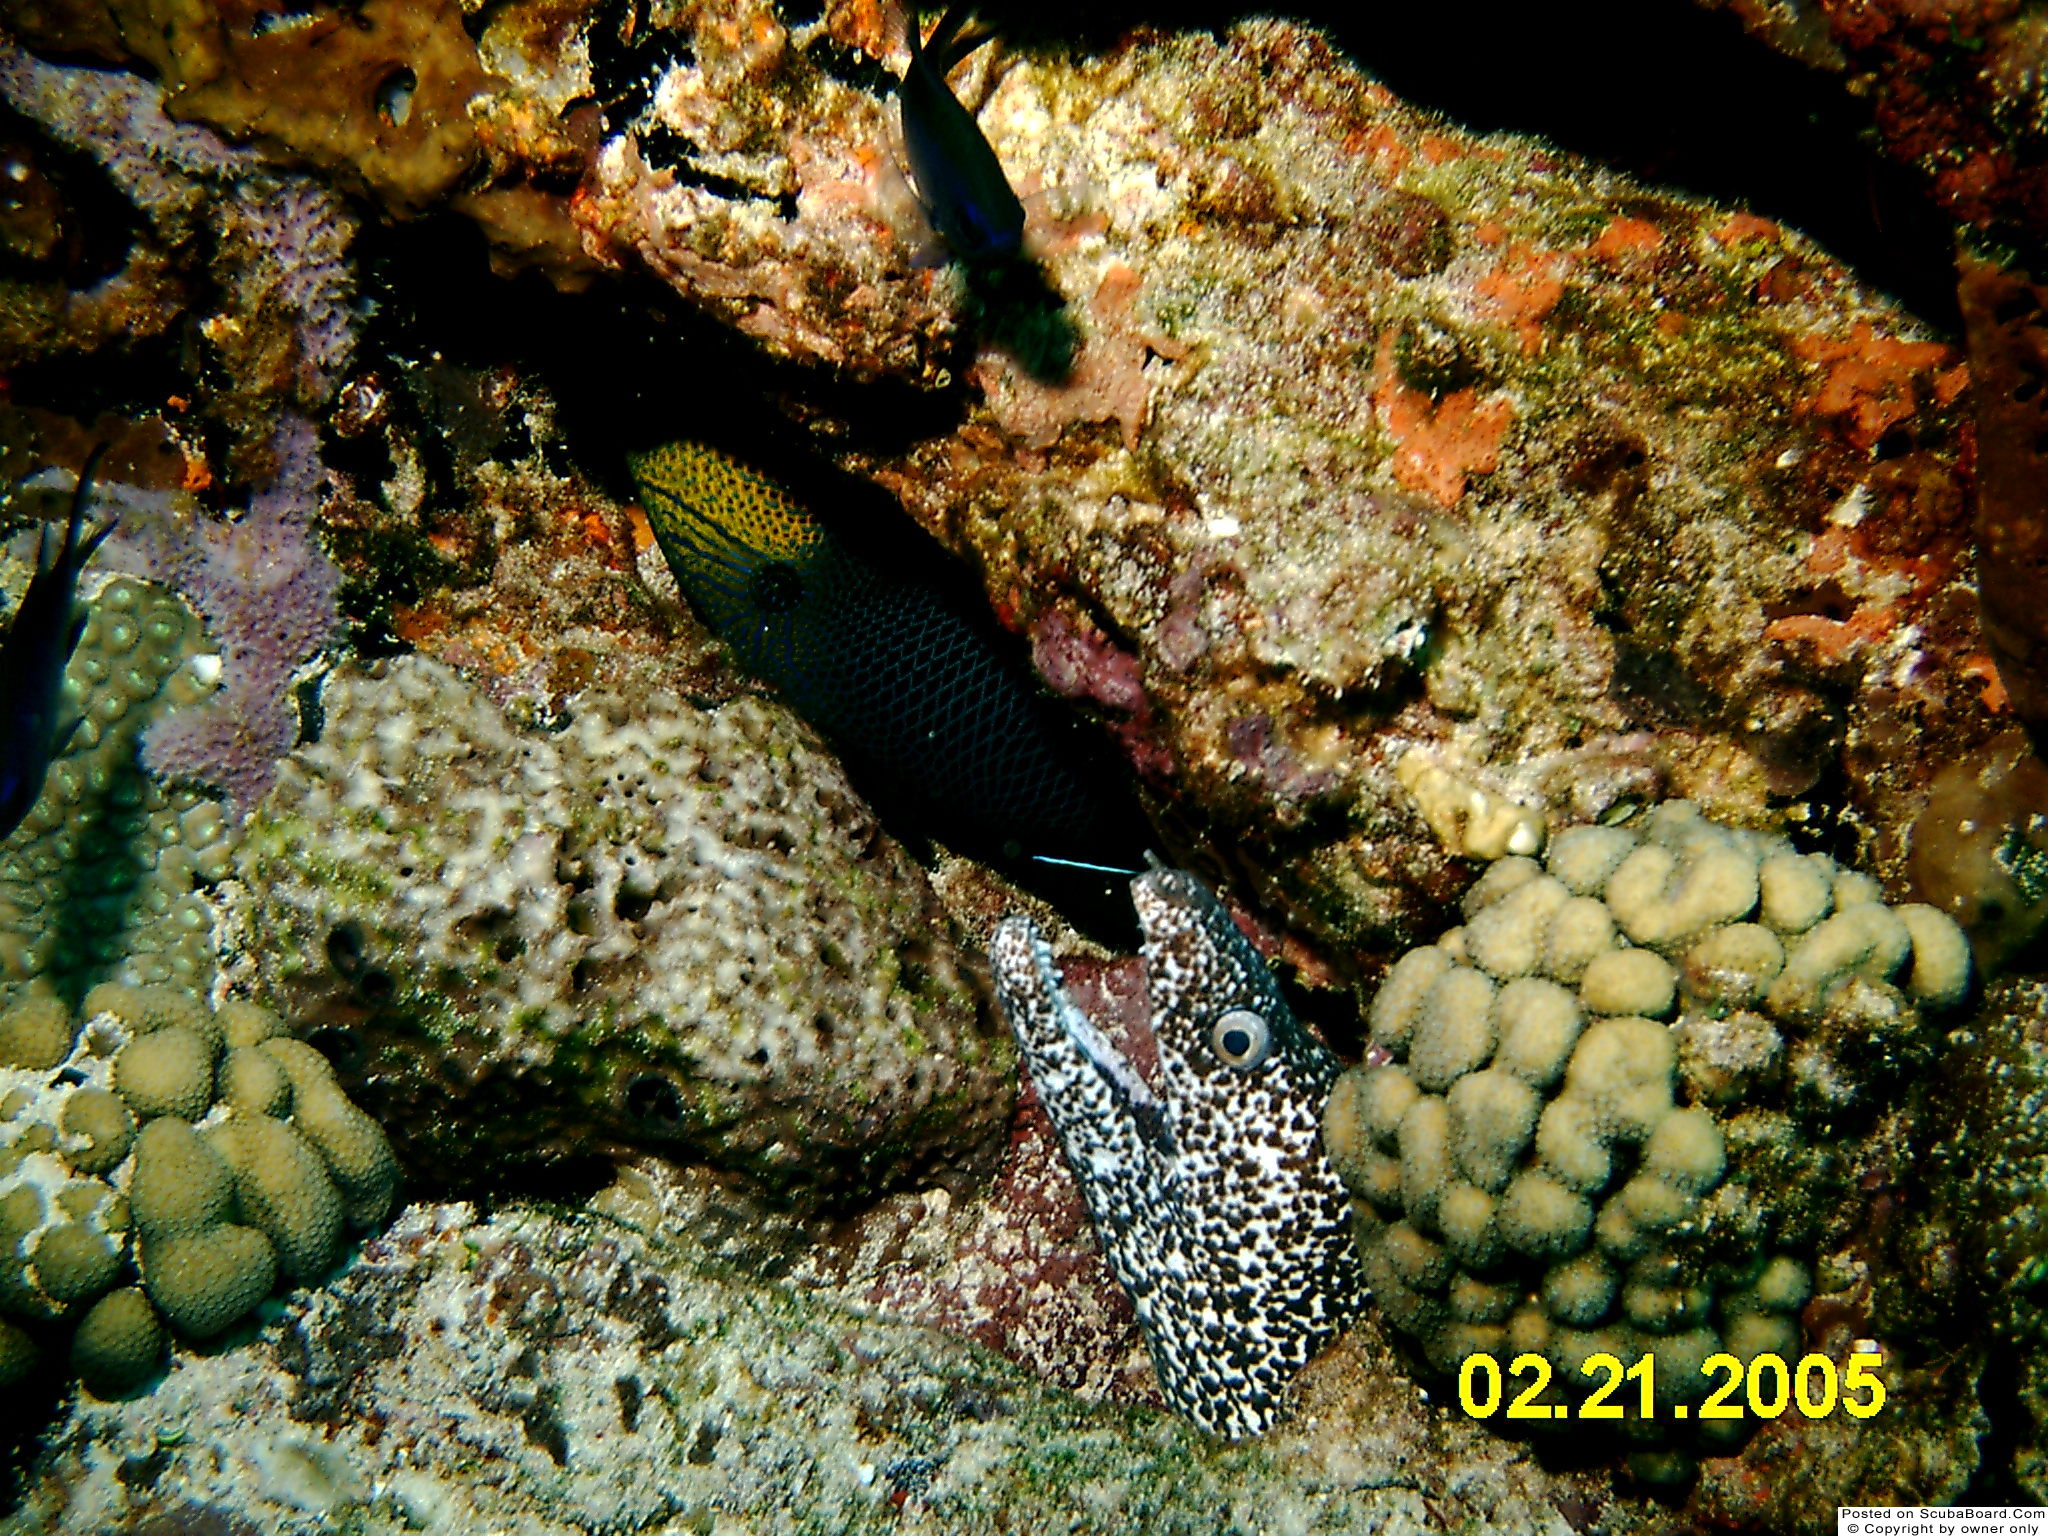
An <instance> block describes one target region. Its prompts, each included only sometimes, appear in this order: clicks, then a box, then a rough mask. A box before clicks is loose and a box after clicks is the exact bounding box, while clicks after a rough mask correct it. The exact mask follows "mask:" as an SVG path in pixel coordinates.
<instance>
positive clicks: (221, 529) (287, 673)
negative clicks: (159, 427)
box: [27, 416, 341, 817]
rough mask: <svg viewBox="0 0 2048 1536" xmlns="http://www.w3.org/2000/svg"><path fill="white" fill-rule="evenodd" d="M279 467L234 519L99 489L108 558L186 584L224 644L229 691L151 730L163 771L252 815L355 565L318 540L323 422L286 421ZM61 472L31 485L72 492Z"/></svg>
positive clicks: (170, 499)
mask: <svg viewBox="0 0 2048 1536" xmlns="http://www.w3.org/2000/svg"><path fill="white" fill-rule="evenodd" d="M271 451H272V453H273V454H274V456H275V458H276V461H277V466H278V467H277V472H276V475H275V477H274V478H273V479H272V481H271V483H270V484H269V485H268V486H267V487H266V488H264V489H263V490H261V491H258V492H257V493H256V494H255V495H254V496H252V497H251V498H250V501H249V507H248V510H247V511H246V512H244V513H242V514H241V515H240V516H239V517H235V518H233V519H231V520H220V519H215V518H210V517H207V516H206V515H205V514H203V513H201V512H199V511H197V510H196V509H195V508H194V507H193V506H192V503H191V501H190V499H189V498H187V497H185V496H182V495H179V494H177V493H166V492H160V491H148V490H143V489H140V488H138V487H135V486H131V485H123V484H120V483H119V482H116V481H111V480H109V481H104V482H102V483H101V484H100V486H99V487H98V492H99V498H100V502H101V504H102V505H103V506H104V507H106V508H107V509H108V510H109V511H111V512H114V513H116V514H118V516H119V518H120V526H119V528H118V529H117V531H116V532H115V534H114V536H113V537H112V538H111V539H110V540H109V542H108V544H107V547H106V552H105V555H104V557H103V558H102V559H101V561H100V562H99V563H100V565H101V566H103V567H104V568H105V569H107V570H109V571H114V572H118V573H124V574H127V575H132V576H141V577H144V578H146V579H148V580H150V581H155V582H160V583H162V584H163V585H165V586H167V587H170V588H172V589H174V590H175V591H176V592H177V593H178V594H179V595H180V596H181V597H183V598H184V599H185V601H186V602H188V603H190V604H191V606H192V607H193V608H194V609H195V610H196V611H197V612H198V614H199V616H200V617H201V618H202V619H204V620H205V621H206V631H207V635H208V637H209V638H210V639H211V640H212V642H213V643H214V644H215V645H217V646H218V647H219V648H220V655H221V683H220V688H219V691H218V692H216V693H215V694H214V695H213V697H212V698H210V699H208V700H207V701H206V702H205V703H204V704H197V705H193V706H190V707H188V708H185V709H181V710H177V711H174V712H173V713H171V714H169V715H167V716H165V717H164V718H162V719H160V720H158V721H157V722H156V723H155V724H154V725H153V726H152V727H151V728H150V730H149V732H148V734H147V735H146V736H145V737H144V738H143V749H142V750H143V762H144V764H145V766H147V767H148V768H149V769H150V771H151V772H153V773H156V774H159V775H161V776H163V777H165V778H168V779H184V780H190V781H193V782H196V783H199V784H203V785H207V786H209V787H211V788H214V789H218V790H221V791H223V792H224V793H225V794H226V796H227V799H228V802H229V804H230V806H231V807H232V808H233V810H234V812H235V814H236V815H237V816H238V817H239V816H241V815H244V814H246V813H247V812H248V810H249V808H250V807H251V806H253V805H254V804H255V803H256V802H257V801H258V800H260V799H261V798H262V797H263V795H264V793H265V791H267V790H268V789H269V788H270V785H271V781H272V780H273V779H274V778H275V777H276V774H277V762H278V759H279V758H281V757H283V756H284V754H285V753H287V752H289V751H290V750H291V749H292V747H293V746H294V745H295V744H296V742H297V738H298V720H297V712H296V710H295V708H294V706H293V703H292V698H291V691H292V683H293V677H294V674H295V673H296V672H297V671H298V670H299V668H301V667H302V666H304V665H305V664H306V662H308V661H309V660H311V659H312V658H313V657H314V656H315V655H317V654H318V653H319V652H320V651H321V650H322V649H323V648H324V647H325V646H327V645H329V644H330V643H331V642H333V640H334V639H335V638H336V637H337V636H338V635H339V633H340V630H341V619H340V614H339V612H338V610H337V608H336V606H335V597H336V594H337V592H338V591H339V589H340V587H341V572H340V570H339V569H338V568H337V567H336V566H335V564H334V562H333V561H332V560H330V559H328V557H327V554H326V552H325V551H324V550H322V549H321V548H320V546H319V543H318V542H317V541H316V540H315V539H314V537H313V533H312V528H311V525H310V521H309V519H310V514H311V512H312V510H313V509H314V508H315V506H316V505H317V503H318V498H319V495H320V487H321V483H322V480H323V478H324V476H325V475H326V472H327V471H326V466H325V465H324V464H323V463H322V462H321V459H320V445H319V439H318V437H317V436H316V435H315V433H314V431H313V426H312V423H310V422H308V421H307V420H305V419H304V418H303V417H299V416H286V417H285V418H284V419H283V421H282V423H281V424H280V426H279V427H278V430H277V433H276V435H275V436H274V438H273V439H272V442H271ZM68 478H69V477H68V476H66V475H64V474H62V473H61V472H52V473H49V474H45V475H39V476H36V477H34V478H32V479H31V480H29V481H28V482H27V488H29V489H44V488H59V487H61V488H64V489H68V488H69V487H68V485H67V484H66V483H65V482H66V481H67V480H68Z"/></svg>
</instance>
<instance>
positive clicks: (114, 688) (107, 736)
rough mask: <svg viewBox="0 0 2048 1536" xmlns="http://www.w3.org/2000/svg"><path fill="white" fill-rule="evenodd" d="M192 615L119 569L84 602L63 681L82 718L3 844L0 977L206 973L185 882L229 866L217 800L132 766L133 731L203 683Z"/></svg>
mask: <svg viewBox="0 0 2048 1536" xmlns="http://www.w3.org/2000/svg"><path fill="white" fill-rule="evenodd" d="M199 638H200V636H199V624H198V622H197V620H195V619H194V618H193V616H192V614H191V611H190V610H189V609H187V608H186V607H185V605H184V604H183V603H181V602H179V601H178V599H177V598H175V597H173V596H172V595H171V594H170V593H169V592H166V591H164V590H163V589H162V588H160V587H156V586H152V585H150V584H147V583H144V582H137V581H130V580H126V579H117V580H114V581H110V582H108V583H107V584H106V585H104V586H103V587H102V588H101V589H100V591H99V593H98V595H97V596H95V597H94V598H93V600H92V602H91V604H90V605H89V606H88V608H87V621H86V627H85V634H84V637H83V638H82V639H81V640H80V642H79V646H78V650H77V651H76V652H75V653H74V654H73V656H72V658H71V664H70V667H69V669H68V670H67V672H66V673H65V679H64V691H65V704H66V708H67V709H69V710H73V711H76V712H77V713H78V714H79V716H80V717H81V721H80V724H79V727H78V729H77V731H76V733H75V734H74V735H73V736H72V738H71V742H70V745H69V747H68V748H67V749H66V751H65V752H64V753H63V755H62V756H60V757H59V758H57V760H56V761H55V762H54V763H52V764H51V767H50V772H49V777H48V779H47V780H46V781H45V784H44V788H43V797H42V799H41V800H39V801H38V802H37V803H36V806H35V808H34V809H33V810H32V811H30V812H29V814H28V816H27V818H26V819H25V820H24V821H23V822H22V824H21V825H20V826H19V827H17V828H16V829H15V831H14V832H13V834H12V835H11V836H9V837H8V838H7V839H6V840H5V841H4V842H0V981H10V980H11V981H19V980H25V979H28V978H30V977H36V976H42V977H47V978H48V979H49V981H50V982H52V983H53V984H54V985H55V986H56V987H57V988H58V990H60V991H61V992H63V993H65V994H66V995H67V996H69V997H71V998H73V999H74V1000H75V999H76V998H77V997H78V996H79V995H81V994H82V993H83V992H84V991H85V990H86V988H88V987H89V986H91V985H92V984H93V983H94V982H95V981H99V980H104V979H106V978H107V977H110V976H115V975H118V976H120V977H122V978H124V979H126V980H130V981H138V982H159V981H177V982H179V983H180V984H182V985H184V986H187V987H193V988H201V987H204V986H205V985H206V984H207V983H208V982H209V981H210V980H211V979H212V974H213V945H212V928H213V914H212V911H211V909H210V908H209V907H208V906H207V905H206V903H205V902H204V901H203V900H202V899H201V898H200V897H199V896H198V895H197V894H196V887H197V885H198V884H199V883H201V882H204V881H212V880H217V879H219V878H220V877H221V876H222V875H224V874H225V873H226V872H227V868H228V851H229V847H230V831H229V828H228V826H227V824H226V821H225V819H224V818H223V816H222V814H221V809H220V807H219V806H218V805H217V804H215V803H214V802H213V801H211V800H207V799H204V798H202V797H201V796H200V795H199V794H198V793H196V792H194V791H192V790H189V789H165V788H164V787H163V786H162V785H160V784H158V783H157V782H156V780H154V779H153V778H151V777H150V776H149V775H148V774H147V773H146V772H144V771H143V769H142V766H141V764H140V761H139V758H138V753H139V750H140V741H141V737H142V733H143V731H144V729H145V728H146V727H147V726H148V725H149V724H150V723H151V722H152V721H153V720H155V719H156V718H158V717H159V716H160V715H161V714H162V713H163V712H164V711H165V710H166V709H167V708H169V707H170V706H172V705H175V704H180V703H193V702H196V701H197V700H198V699H199V698H201V697H203V696H204V695H205V694H206V693H207V692H208V691H210V689H211V687H212V679H213V676H214V675H215V674H214V671H213V667H214V666H215V665H217V661H216V659H214V658H210V657H208V656H206V655H204V654H202V653H200V651H199Z"/></svg>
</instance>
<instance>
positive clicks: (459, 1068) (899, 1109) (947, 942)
mask: <svg viewBox="0 0 2048 1536" xmlns="http://www.w3.org/2000/svg"><path fill="white" fill-rule="evenodd" d="M323 704H324V713H325V724H324V727H323V729H322V733H321V737H320V740H319V741H318V743H316V744H314V745H311V746H308V747H305V748H302V749H301V750H300V751H298V752H297V753H295V754H294V755H293V757H292V758H291V759H290V760H289V761H288V762H287V763H286V765H285V768H284V771H283V774H282V776H281V778H280V781H279V783H278V786H277V787H276V789H274V790H273V791H272V792H271V794H270V795H269V796H268V797H267V798H266V799H265V800H264V801H263V802H262V804H261V805H259V807H258V808H257V810H256V812H255V813H254V814H253V815H252V817H251V818H250V820H249V822H248V826H247V835H246V839H245V841H244V843H243V846H242V850H241V853H240V855H239V857H238V862H237V870H238V873H239V874H240V876H241V879H242V881H243V882H244V883H245V885H246V888H247V892H248V895H247V899H246V902H245V903H244V904H243V906H242V908H241V921H242V923H243V925H244V926H243V931H242V932H241V933H240V934H239V935H237V936H236V937H235V939H234V941H233V942H236V943H237V944H238V945H239V946H240V949H241V952H242V955H243V961H242V965H243V968H244V969H246V971H247V972H248V973H249V974H250V975H251V977H252V979H253V980H254V981H255V982H256V983H257V984H258V985H259V986H260V987H261V989H262V991H263V992H264V994H265V995H266V996H268V997H270V998H272V999H274V1000H275V1001H276V1002H277V1004H278V1006H280V1007H281V1008H284V1009H286V1010H287V1011H289V1012H290V1013H291V1014H292V1015H293V1016H294V1017H297V1018H300V1019H303V1020H306V1021H307V1022H308V1023H309V1024H311V1025H315V1026H322V1025H324V1026H331V1027H334V1028H337V1029H341V1030H344V1031H346V1032H347V1033H348V1034H349V1035H350V1036H352V1037H353V1038H354V1039H355V1040H356V1041H357V1042H358V1045H359V1048H360V1049H361V1051H362V1052H363V1055H364V1057H365V1060H364V1062H363V1065H362V1067H361V1072H362V1075H363V1076H364V1077H366V1078H367V1079H368V1081H369V1084H370V1086H369V1087H368V1088H367V1089H366V1093H367V1095H368V1098H367V1102H369V1103H370V1104H371V1105H372V1107H373V1109H375V1110H376V1111H377V1113H378V1114H379V1115H380V1117H381V1118H383V1119H384V1120H385V1121H386V1123H388V1124H390V1125H392V1126H393V1128H394V1134H402V1136H403V1138H404V1139H405V1141H406V1143H407V1145H408V1147H409V1149H410V1150H411V1152H412V1154H413V1155H414V1156H416V1157H420V1158H423V1159H429V1160H433V1161H440V1160H444V1159H454V1158H459V1159H462V1160H463V1161H464V1162H465V1163H466V1164H468V1165H471V1166H475V1165H476V1161H477V1160H478V1159H498V1160H502V1159H504V1158H505V1157H507V1156H511V1155H515V1154H517V1153H519V1152H521V1151H526V1150H533V1149H542V1150H547V1151H556V1152H559V1151H563V1150H578V1149H602V1148H607V1147H616V1146H667V1147H672V1148H675V1149H678V1150H682V1149H688V1150H689V1151H691V1152H693V1153H696V1154H699V1155H703V1156H706V1157H709V1158H711V1159H712V1160H713V1161H716V1162H719V1163H721V1164H724V1165H726V1166H729V1167H738V1168H741V1169H744V1170H746V1171H748V1172H750V1173H752V1174H754V1175H756V1176H758V1177H759V1178H761V1179H762V1180H764V1181H765V1182H767V1183H769V1184H770V1185H773V1186H776V1187H780V1188H784V1189H789V1190H793V1191H797V1192H800V1193H802V1194H803V1195H804V1196H805V1197H806V1198H814V1197H815V1196H817V1195H818V1194H820V1193H822V1192H823V1191H825V1190H828V1189H838V1190H847V1191H855V1190H864V1189H867V1190H871V1189H873V1188H876V1187H879V1186H882V1185H886V1184H888V1183H890V1182H893V1181H895V1180H898V1179H901V1178H903V1177H905V1176H906V1175H907V1174H909V1173H911V1172H913V1171H916V1172H923V1173H926V1174H929V1173H931V1172H933V1171H934V1170H935V1169H937V1168H940V1167H943V1166H944V1165H946V1164H947V1163H948V1162H949V1161H951V1160H953V1159H954V1158H956V1157H958V1156H961V1155H963V1154H966V1153H970V1152H972V1151H973V1149H974V1148H975V1147H976V1145H977V1144H979V1143H982V1142H985V1141H986V1140H987V1139H988V1138H989V1137H990V1136H991V1135H992V1134H994V1133H995V1132H996V1131H997V1130H998V1129H999V1127H1000V1125H1001V1123H1002V1121H1003V1119H1004V1117H1005V1116H1006V1115H1007V1112H1008V1109H1009V1104H1010V1096H1011V1087H1010V1083H1011V1078H1010V1071H1011V1061H1012V1052H1011V1050H1010V1047H1009V1045H1008V1042H1007V1040H1005V1039H1004V1038H1003V1037H1002V1035H1001V1033H1000V1032H999V1031H1000V1026H998V1025H995V1024H993V1023H992V1021H990V1020H989V1019H988V1018H987V1017H986V1016H985V1013H984V1010H983V1005H982V1004H981V1002H980V1001H979V999H978V998H977V996H976V994H975V991H974V989H973V987H972V985H971V984H970V982H969V980H968V978H967V977H966V975H965V974H963V972H962V970H961V960H960V957H959V956H958V955H957V954H956V952H955V950H954V947H953V943H952V940H951V938H950V937H949V934H948V930H947V927H946V924H945V920H944V918H943V917H942V915H941V914H940V912H939V909H938V908H937V906H936V904H935V903H934V901H933V900H932V897H931V895H930V892H929V888H928V887H927V886H926V885H925V882H924V880H923V877H922V875H921V874H920V872H919V871H918V870H917V868H916V866H915V865H913V864H912V863H911V862H910V861H909V859H908V858H907V857H906V856H905V855H904V854H903V853H902V852H901V850H900V849H898V848H897V847H896V845H895V844H894V843H893V842H891V841H889V840H888V839H887V838H886V836H885V835H884V834H883V833H882V832H881V830H880V829H879V827H877V826H876V825H875V823H874V821H873V819H872V817H871V814H870V813H869V812H868V811H867V809H866V808H865V806H863V805H862V804H861V803H860V801H859V800H858V799H856V798H855V796H854V795H853V793H852V791H851V790H849V789H848V788H847V787H846V784H845V781H844V779H843V778H842V776H841V774H840V771H839V769H838V768H837V767H836V766H835V765H834V764H833V763H832V761H831V759H830V758H828V757H826V756H825V755H824V753H823V752H822V751H821V750H820V749H819V748H818V747H817V746H815V745H814V744H813V741H812V739H811V738H810V737H809V736H808V735H807V733H805V732H804V731H803V729H802V728H801V727H800V726H798V725H797V724H796V723H795V721H794V720H793V719H792V718H791V717H790V716H789V715H787V714H786V713H784V712H783V711H782V710H781V709H780V708H779V707H777V706H774V705H771V704H768V703H766V702H765V701H762V700H759V699H753V698H746V699H740V700H736V701H734V702H732V703H730V704H727V705H725V706H723V707H721V708H719V709H715V710H705V709H700V708H697V707H695V706H692V705H688V704H685V703H683V702H682V701H680V700H677V699H674V698H662V697H654V698H651V699H644V700H641V701H638V702H636V703H629V702H628V701H626V700H623V699H620V698H618V697H606V696H601V695H595V694H593V695H586V696H584V697H583V698H582V699H581V700H580V701H579V702H578V704H577V705H576V707H575V709H574V712H573V716H572V718H571V719H570V721H569V722H568V724H567V726H566V728H564V729H562V730H560V731H558V732H556V733H555V734H552V735H550V734H547V733H545V732H542V731H540V730H537V729H534V728H532V727H531V726H521V725H519V724H517V723H515V722H514V721H512V720H510V719H508V718H507V717H506V715H505V714H504V713H503V712H502V711H501V710H500V709H499V708H498V707H497V706H496V705H494V704H492V703H491V702H490V701H489V700H487V699H486V698H484V697H483V696H482V695H481V694H479V693H478V692H477V691H476V690H475V689H474V688H473V687H472V686H471V685H470V684H468V683H466V682H464V681H463V680H462V679H461V678H460V677H458V676H457V675H456V674H454V673H453V672H451V671H450V670H448V669H447V668H446V667H443V666H441V665H439V664H437V663H434V662H429V661H426V660H423V659H419V658H400V659H397V660H393V661H389V662H383V663H379V664H376V665H375V666H370V667H365V666H362V665H356V664H352V665H346V666H343V667H342V668H340V669H338V670H337V671H336V672H335V673H334V675H333V676H332V677H331V678H330V679H329V681H328V683H327V685H326V689H325V693H324V699H323Z"/></svg>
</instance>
